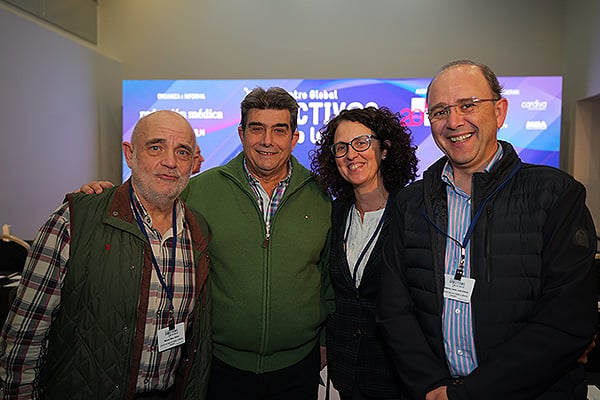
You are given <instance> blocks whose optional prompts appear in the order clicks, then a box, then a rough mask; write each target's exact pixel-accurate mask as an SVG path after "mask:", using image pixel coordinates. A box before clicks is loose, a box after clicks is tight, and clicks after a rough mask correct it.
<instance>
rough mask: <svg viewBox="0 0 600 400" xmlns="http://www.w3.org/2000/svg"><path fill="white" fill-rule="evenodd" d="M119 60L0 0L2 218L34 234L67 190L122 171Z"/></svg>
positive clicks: (17, 231)
mask: <svg viewBox="0 0 600 400" xmlns="http://www.w3.org/2000/svg"><path fill="white" fill-rule="evenodd" d="M120 80H121V69H120V65H119V63H118V62H115V61H113V60H111V59H109V58H107V57H104V56H102V55H100V54H99V53H97V52H96V51H95V50H94V49H91V48H89V47H87V46H85V45H82V44H79V43H78V42H77V41H74V40H72V39H70V38H69V37H68V36H64V35H62V34H59V33H56V32H55V31H52V30H50V29H49V28H47V27H43V26H40V25H38V24H36V23H33V22H31V21H30V20H29V19H27V18H25V17H22V16H20V15H18V14H16V13H14V12H13V11H12V10H11V9H10V8H6V7H4V6H3V5H2V4H1V3H0V88H1V90H2V95H1V96H0V121H2V122H1V124H0V182H1V185H2V188H1V190H0V225H2V224H9V225H12V228H11V233H12V234H13V235H15V236H17V237H20V238H23V239H33V237H34V236H35V234H36V232H37V230H38V229H39V227H40V226H41V224H42V223H43V222H44V221H45V220H46V218H47V216H48V215H49V214H50V213H51V212H52V210H54V209H55V208H56V207H57V206H58V205H59V204H60V203H61V202H62V200H63V198H64V195H65V193H66V192H69V191H72V190H74V189H76V188H78V187H79V186H81V183H83V182H87V181H89V180H91V179H93V178H96V177H98V176H99V175H104V176H113V177H118V176H119V175H120V158H119V157H120V156H119V151H120V150H119V149H120V147H119V142H120V126H121V122H120V121H121V114H120V112H121V82H120Z"/></svg>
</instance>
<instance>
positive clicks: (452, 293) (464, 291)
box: [444, 274, 475, 303]
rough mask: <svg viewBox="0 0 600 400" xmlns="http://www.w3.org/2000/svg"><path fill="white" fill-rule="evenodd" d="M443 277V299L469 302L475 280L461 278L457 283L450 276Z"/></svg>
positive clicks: (452, 276)
mask: <svg viewBox="0 0 600 400" xmlns="http://www.w3.org/2000/svg"><path fill="white" fill-rule="evenodd" d="M444 277H445V279H444V281H445V283H444V298H446V299H451V300H456V301H460V302H463V303H470V302H471V295H472V294H473V288H474V287H475V279H472V278H467V277H464V276H463V277H462V279H461V280H460V281H457V280H456V279H454V275H450V274H444Z"/></svg>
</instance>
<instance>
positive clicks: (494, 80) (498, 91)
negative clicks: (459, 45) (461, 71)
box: [427, 60, 503, 104]
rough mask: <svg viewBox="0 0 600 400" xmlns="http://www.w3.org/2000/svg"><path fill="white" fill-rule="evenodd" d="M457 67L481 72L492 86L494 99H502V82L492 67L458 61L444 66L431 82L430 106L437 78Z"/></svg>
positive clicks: (428, 88) (428, 90) (429, 88)
mask: <svg viewBox="0 0 600 400" xmlns="http://www.w3.org/2000/svg"><path fill="white" fill-rule="evenodd" d="M457 67H473V68H475V69H477V70H479V72H481V74H482V75H483V76H484V78H485V79H486V81H487V83H488V85H489V86H490V89H491V90H492V92H493V94H494V97H495V98H500V97H502V90H503V88H502V85H500V82H498V77H497V76H496V74H495V73H494V71H492V69H491V68H490V67H488V66H487V65H485V64H481V63H478V62H475V61H471V60H456V61H452V62H449V63H448V64H445V65H443V66H442V67H441V68H440V70H439V71H438V73H437V74H436V75H435V76H434V77H433V79H432V80H431V82H429V86H428V87H427V103H428V104H429V92H430V91H431V85H432V84H433V83H434V82H435V81H436V80H437V78H438V77H439V76H440V75H443V74H444V73H445V72H446V71H448V70H450V69H453V68H457Z"/></svg>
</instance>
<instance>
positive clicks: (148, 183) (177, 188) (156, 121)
mask: <svg viewBox="0 0 600 400" xmlns="http://www.w3.org/2000/svg"><path fill="white" fill-rule="evenodd" d="M195 148H196V137H195V135H194V130H193V129H192V127H191V126H190V124H189V122H188V121H187V120H186V119H185V118H184V117H183V116H181V115H180V114H178V113H176V112H173V111H168V110H163V111H156V112H154V113H152V114H149V115H147V116H145V117H143V118H141V119H140V120H139V121H138V123H137V124H136V126H135V128H134V129H133V133H132V135H131V142H124V143H123V152H124V154H125V160H126V161H127V165H128V166H129V168H131V181H132V184H133V187H134V189H135V191H136V193H137V194H138V196H139V197H140V200H141V201H142V203H143V204H144V206H145V207H146V208H147V209H148V208H161V209H164V208H167V209H168V208H169V207H171V206H172V205H173V202H174V201H175V199H176V198H177V196H179V194H180V193H181V191H182V190H183V188H184V187H185V186H186V185H187V182H188V180H189V177H190V174H191V171H192V165H193V159H194V150H195Z"/></svg>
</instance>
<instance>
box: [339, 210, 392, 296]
mask: <svg viewBox="0 0 600 400" xmlns="http://www.w3.org/2000/svg"><path fill="white" fill-rule="evenodd" d="M384 211H385V209H381V210H376V211H367V212H365V216H364V220H361V218H360V212H359V211H358V210H357V209H356V207H355V206H354V205H353V206H352V208H351V209H350V212H349V213H348V217H347V218H346V234H345V235H344V236H345V237H344V239H345V240H344V242H345V249H346V259H347V260H348V267H349V268H350V276H353V277H354V268H355V267H356V263H357V261H358V258H359V257H360V255H361V253H362V252H363V249H364V250H365V254H364V256H363V257H362V259H361V261H360V265H359V266H358V268H357V269H356V277H355V279H354V281H355V284H356V287H359V286H360V281H361V279H362V276H363V273H364V271H365V266H366V265H367V261H368V260H369V257H370V256H371V252H372V251H373V247H374V246H375V243H376V242H377V239H378V238H379V233H380V232H381V229H379V230H377V226H378V224H379V220H380V219H381V218H382V217H383V212H384ZM376 230H377V232H376ZM373 234H375V237H374V238H373V240H372V241H371V244H370V245H369V248H367V249H365V246H366V245H367V243H369V240H370V239H371V237H372V236H373Z"/></svg>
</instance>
